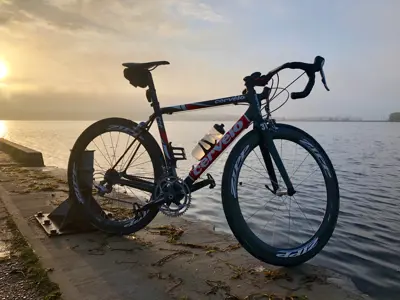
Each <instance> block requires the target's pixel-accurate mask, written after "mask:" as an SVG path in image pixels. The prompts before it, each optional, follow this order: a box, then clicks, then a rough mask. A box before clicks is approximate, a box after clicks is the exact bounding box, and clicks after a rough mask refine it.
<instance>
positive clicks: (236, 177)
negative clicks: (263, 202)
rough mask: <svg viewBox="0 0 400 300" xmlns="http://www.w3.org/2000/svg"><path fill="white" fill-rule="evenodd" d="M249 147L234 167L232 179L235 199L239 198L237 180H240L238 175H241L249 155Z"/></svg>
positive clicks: (232, 192) (244, 150) (241, 154)
mask: <svg viewBox="0 0 400 300" xmlns="http://www.w3.org/2000/svg"><path fill="white" fill-rule="evenodd" d="M249 147H250V146H249V145H247V146H246V147H245V148H244V149H243V151H242V152H241V153H240V155H239V157H238V159H237V160H236V162H235V166H234V167H233V174H232V179H231V194H232V196H233V197H235V198H236V197H237V187H236V184H237V180H238V175H239V170H240V168H241V167H242V164H243V162H244V158H245V156H246V154H247V150H248V149H249Z"/></svg>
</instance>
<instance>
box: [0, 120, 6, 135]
mask: <svg viewBox="0 0 400 300" xmlns="http://www.w3.org/2000/svg"><path fill="white" fill-rule="evenodd" d="M6 134H7V124H6V122H5V121H2V120H0V138H4V137H5V136H6Z"/></svg>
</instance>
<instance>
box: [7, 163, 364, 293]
mask: <svg viewBox="0 0 400 300" xmlns="http://www.w3.org/2000/svg"><path fill="white" fill-rule="evenodd" d="M57 173H59V174H60V173H64V175H65V171H62V170H61V171H60V170H58V171H57V172H49V171H48V170H47V171H46V170H44V171H43V170H42V169H37V170H34V169H30V170H28V171H26V169H23V168H20V167H18V166H12V167H10V166H7V167H0V180H4V179H6V178H8V179H9V180H8V181H4V182H2V183H1V186H0V198H1V200H2V201H3V202H4V203H5V206H6V207H7V209H8V211H9V212H10V214H11V215H12V217H13V218H14V220H15V222H16V224H17V226H18V228H19V230H20V231H21V233H22V234H23V235H24V236H25V237H26V239H27V240H28V241H29V243H30V244H31V245H32V247H33V249H34V250H35V251H36V252H37V253H38V255H39V256H40V258H41V260H42V262H43V264H44V266H45V267H47V268H53V269H54V271H53V272H52V273H51V278H52V280H54V281H55V282H57V283H58V284H59V285H60V288H61V290H62V292H63V297H64V299H66V300H69V299H71V300H72V299H73V300H75V299H96V300H98V299H113V300H118V299H161V300H162V299H244V298H245V297H246V296H249V295H252V294H254V295H261V294H268V295H271V294H274V295H277V297H276V298H274V299H285V298H284V297H286V296H293V295H297V296H298V297H303V298H298V299H324V300H329V299H367V297H366V296H363V295H361V293H360V292H359V291H357V290H356V289H355V287H354V285H353V284H352V283H351V281H350V280H348V279H347V278H344V277H342V276H339V275H338V274H336V273H334V272H332V271H330V270H326V269H322V268H318V267H315V266H313V265H311V264H305V265H303V266H301V267H298V268H294V269H285V268H276V267H272V266H269V265H267V264H264V263H261V262H260V261H258V260H256V259H254V258H253V257H252V256H250V255H249V254H248V253H247V252H246V251H244V250H243V249H241V248H238V247H236V245H237V242H236V240H235V239H233V237H232V236H230V235H227V234H221V233H216V232H214V231H213V230H212V226H210V225H208V224H205V223H203V222H189V221H188V220H186V219H184V218H179V219H170V218H166V217H164V216H163V215H159V216H157V218H156V219H155V220H154V221H153V223H152V224H151V225H150V226H148V228H146V229H145V230H142V231H140V232H138V233H137V234H135V235H132V236H126V237H117V236H109V235H106V234H104V233H101V232H92V233H84V234H76V235H68V236H58V237H54V238H49V237H48V236H47V235H46V234H45V232H44V230H43V229H42V228H41V227H40V226H39V224H38V223H37V221H36V220H35V219H34V218H33V216H34V214H35V213H37V212H38V211H43V212H51V211H52V209H54V207H55V205H57V203H60V202H61V201H62V200H63V199H65V198H66V197H67V190H66V189H67V188H66V184H65V181H64V183H63V181H62V180H61V179H62V178H60V177H57V178H56V177H51V176H49V175H50V174H57ZM26 178H29V180H26ZM64 178H65V177H64ZM32 182H37V183H36V184H34V185H31V183H32ZM38 186H39V187H43V186H44V187H51V189H50V190H48V189H43V188H37V187H38ZM159 226H164V227H163V228H164V230H160V228H158V227H159ZM165 226H166V227H165ZM166 230H167V231H168V230H175V231H176V230H181V231H183V233H182V235H181V236H180V238H179V239H178V240H177V243H176V244H173V243H169V242H168V236H166V235H164V234H163V233H165V232H166ZM201 247H203V248H201ZM210 247H215V249H217V251H209V250H210V249H211V248H210ZM216 247H218V248H216ZM223 249H224V250H226V249H228V250H226V251H222V250H223ZM278 296H279V297H280V298H279V297H278ZM305 296H307V298H304V297H305ZM249 299H251V298H249Z"/></svg>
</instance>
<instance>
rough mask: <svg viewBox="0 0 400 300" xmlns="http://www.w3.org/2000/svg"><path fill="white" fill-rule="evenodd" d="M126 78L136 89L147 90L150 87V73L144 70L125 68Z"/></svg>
mask: <svg viewBox="0 0 400 300" xmlns="http://www.w3.org/2000/svg"><path fill="white" fill-rule="evenodd" d="M124 77H125V78H126V79H127V80H128V81H129V83H130V84H131V85H133V86H134V87H141V88H145V87H147V86H148V85H149V79H150V71H149V70H147V69H142V68H125V69H124Z"/></svg>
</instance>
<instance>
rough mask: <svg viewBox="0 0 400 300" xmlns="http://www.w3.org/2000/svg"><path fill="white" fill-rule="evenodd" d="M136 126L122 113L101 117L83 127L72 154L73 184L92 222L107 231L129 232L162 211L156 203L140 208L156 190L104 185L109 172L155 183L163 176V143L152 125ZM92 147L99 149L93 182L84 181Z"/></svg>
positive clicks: (70, 183) (71, 178)
mask: <svg viewBox="0 0 400 300" xmlns="http://www.w3.org/2000/svg"><path fill="white" fill-rule="evenodd" d="M137 127H138V124H136V123H135V122H132V121H130V120H127V119H122V118H108V119H103V120H100V121H98V122H96V123H94V124H92V125H91V126H89V127H88V128H87V129H85V130H84V131H83V132H82V134H81V135H80V136H79V138H78V139H77V141H76V142H75V145H74V147H73V149H72V151H71V154H70V159H69V165H68V183H69V189H70V191H73V192H74V194H75V196H76V198H77V200H78V202H79V203H80V204H82V207H83V209H84V211H85V212H86V214H87V217H88V219H89V221H90V223H92V224H93V225H94V226H95V227H96V228H98V229H100V230H102V231H105V232H108V233H113V234H122V235H125V234H130V233H133V232H136V231H138V230H140V229H142V228H143V227H145V226H146V225H148V224H149V223H150V222H151V221H152V220H153V219H154V217H155V216H156V215H157V213H158V208H157V207H155V206H152V207H151V208H149V209H147V210H145V211H143V212H141V213H137V212H135V210H136V209H137V208H138V207H140V206H143V205H144V204H145V203H147V202H148V201H150V199H151V197H152V193H151V192H144V191H143V190H138V189H134V188H132V187H129V186H127V185H121V184H112V189H110V188H109V187H110V186H108V188H105V187H106V185H105V182H104V178H105V176H106V174H108V176H109V175H110V174H111V175H112V176H117V177H118V178H119V177H120V176H121V174H127V175H128V176H135V177H137V178H140V179H143V180H144V181H146V182H148V183H150V185H151V184H153V185H154V183H155V182H156V181H157V180H158V179H159V178H160V177H161V176H162V172H163V169H162V166H164V165H165V164H164V159H163V155H162V152H161V150H160V148H159V146H158V143H157V142H156V141H155V139H154V138H153V137H152V135H151V134H150V133H149V132H147V131H143V132H142V133H141V134H140V135H137V134H136V132H135V129H137ZM131 144H132V146H131V148H129V145H131ZM128 148H129V150H128V151H126V150H127V149H128ZM88 150H89V151H94V154H93V155H94V160H93V168H94V172H93V178H92V182H91V183H92V185H91V186H89V185H90V182H89V183H86V184H84V183H83V182H84V179H85V178H84V177H85V176H86V174H87V173H85V172H84V170H82V168H80V167H79V166H81V163H82V160H83V158H84V156H85V154H87V151H88ZM124 153H125V155H123V154H124ZM120 157H122V158H121V159H120V160H119V158H120ZM118 160H119V162H118ZM89 163H90V162H89ZM124 171H125V172H124ZM89 176H91V174H89ZM114 178H115V177H114ZM89 181H90V177H89ZM89 189H90V190H89ZM88 190H89V192H88ZM105 190H107V191H106V192H104V191H105ZM99 191H100V192H99ZM102 191H103V192H102ZM105 213H106V214H105ZM107 213H110V214H108V215H107Z"/></svg>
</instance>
